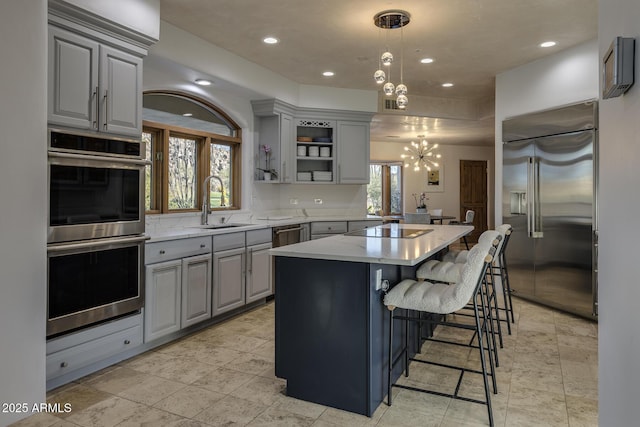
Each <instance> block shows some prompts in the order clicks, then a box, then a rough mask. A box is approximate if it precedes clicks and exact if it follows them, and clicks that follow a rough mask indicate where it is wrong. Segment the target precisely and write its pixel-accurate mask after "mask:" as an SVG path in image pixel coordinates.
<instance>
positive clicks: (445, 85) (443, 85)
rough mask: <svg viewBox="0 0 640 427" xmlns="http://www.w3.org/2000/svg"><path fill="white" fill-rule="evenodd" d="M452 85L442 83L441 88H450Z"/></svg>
mask: <svg viewBox="0 0 640 427" xmlns="http://www.w3.org/2000/svg"><path fill="white" fill-rule="evenodd" d="M451 86H453V83H442V87H451Z"/></svg>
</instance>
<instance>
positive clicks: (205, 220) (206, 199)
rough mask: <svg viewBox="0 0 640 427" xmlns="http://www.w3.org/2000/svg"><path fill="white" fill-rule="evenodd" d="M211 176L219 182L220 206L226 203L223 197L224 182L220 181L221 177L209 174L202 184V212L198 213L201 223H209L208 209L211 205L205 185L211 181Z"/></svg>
mask: <svg viewBox="0 0 640 427" xmlns="http://www.w3.org/2000/svg"><path fill="white" fill-rule="evenodd" d="M211 178H214V179H217V180H218V182H219V183H220V206H225V205H226V201H225V199H224V184H223V183H222V178H220V177H219V176H217V175H209V176H208V177H206V178H205V179H204V184H202V214H201V215H200V224H201V225H208V224H209V210H210V209H211V207H210V206H209V199H210V194H209V193H210V192H209V191H207V185H208V184H209V182H210V181H211Z"/></svg>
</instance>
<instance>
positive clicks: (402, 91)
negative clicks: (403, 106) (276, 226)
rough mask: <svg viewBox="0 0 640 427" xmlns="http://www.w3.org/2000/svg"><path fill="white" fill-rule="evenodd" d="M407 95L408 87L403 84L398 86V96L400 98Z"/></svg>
mask: <svg viewBox="0 0 640 427" xmlns="http://www.w3.org/2000/svg"><path fill="white" fill-rule="evenodd" d="M406 94H407V86H405V85H403V84H402V83H400V84H399V85H398V86H396V95H398V96H400V95H406Z"/></svg>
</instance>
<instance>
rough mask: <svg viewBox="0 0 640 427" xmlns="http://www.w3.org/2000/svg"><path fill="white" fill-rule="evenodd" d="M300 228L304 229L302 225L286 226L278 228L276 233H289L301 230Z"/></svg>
mask: <svg viewBox="0 0 640 427" xmlns="http://www.w3.org/2000/svg"><path fill="white" fill-rule="evenodd" d="M300 230H302V227H296V228H285V229H284V230H276V231H275V233H276V234H281V233H288V232H290V231H300Z"/></svg>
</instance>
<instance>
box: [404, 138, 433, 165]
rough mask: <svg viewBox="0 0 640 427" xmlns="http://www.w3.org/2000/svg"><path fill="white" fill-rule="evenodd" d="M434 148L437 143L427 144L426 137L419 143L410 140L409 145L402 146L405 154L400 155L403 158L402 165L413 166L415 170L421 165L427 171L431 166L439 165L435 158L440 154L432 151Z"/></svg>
mask: <svg viewBox="0 0 640 427" xmlns="http://www.w3.org/2000/svg"><path fill="white" fill-rule="evenodd" d="M420 136H421V135H419V137H420ZM436 148H438V144H433V145H429V143H428V142H427V140H426V139H423V140H422V142H420V143H417V142H413V141H411V145H409V146H405V147H404V151H405V152H406V154H401V155H400V157H401V158H402V159H404V167H405V168H408V167H409V166H413V170H414V171H416V172H419V171H420V168H421V167H423V168H425V169H426V170H428V171H431V168H432V167H434V168H437V167H438V166H439V164H438V162H437V160H438V159H440V158H441V157H442V156H441V155H440V154H439V153H436V152H435V151H433V150H435V149H436Z"/></svg>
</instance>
